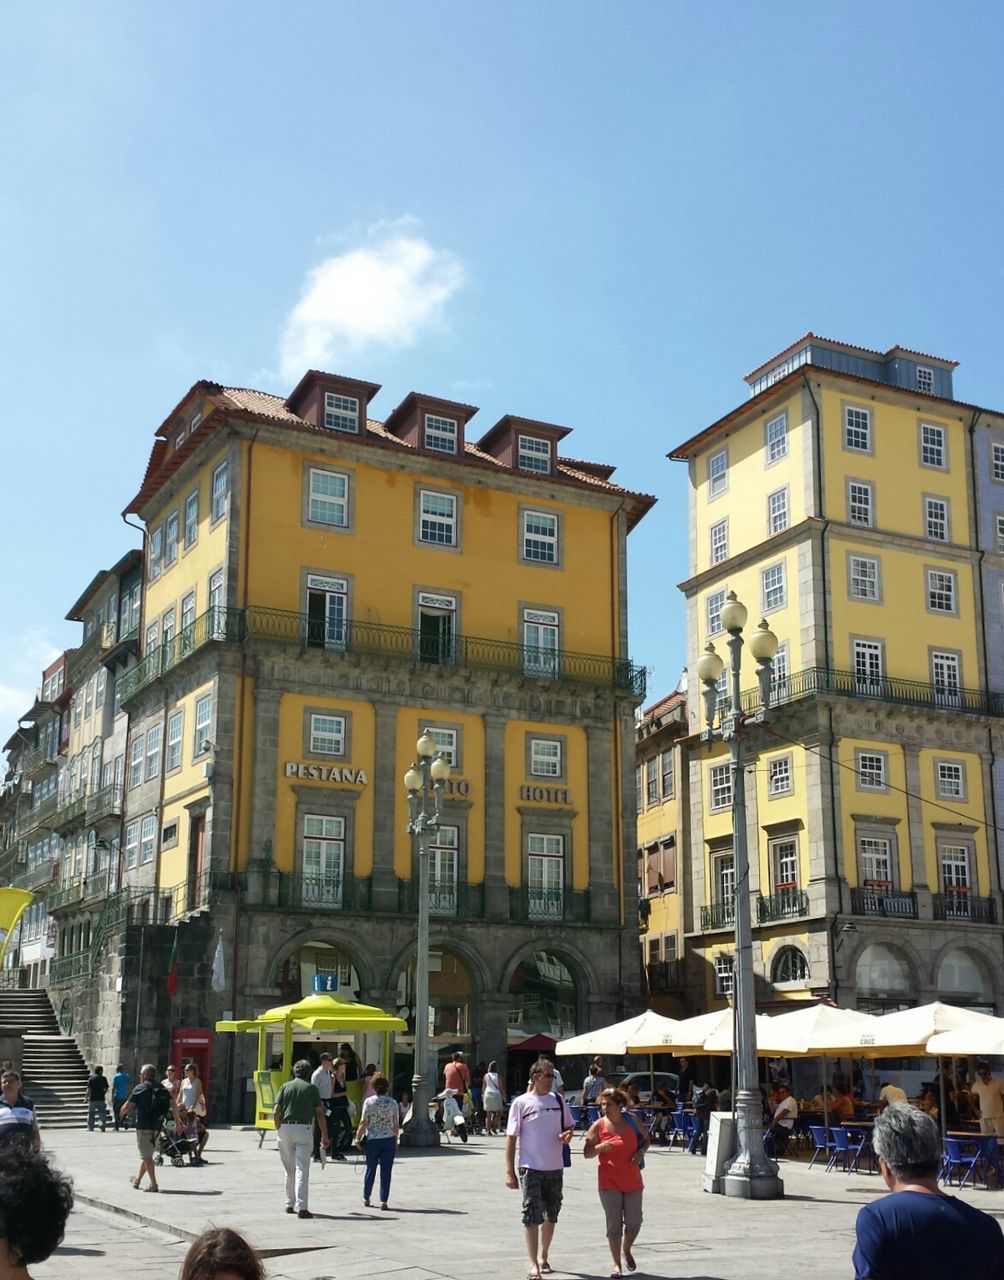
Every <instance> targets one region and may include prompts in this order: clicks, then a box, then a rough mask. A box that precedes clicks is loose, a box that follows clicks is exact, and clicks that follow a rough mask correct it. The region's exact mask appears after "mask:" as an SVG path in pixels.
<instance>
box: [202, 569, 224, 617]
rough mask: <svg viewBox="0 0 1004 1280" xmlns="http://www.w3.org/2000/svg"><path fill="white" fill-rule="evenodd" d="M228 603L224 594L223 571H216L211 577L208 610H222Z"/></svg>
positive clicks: (207, 601)
mask: <svg viewBox="0 0 1004 1280" xmlns="http://www.w3.org/2000/svg"><path fill="white" fill-rule="evenodd" d="M225 603H226V597H225V595H224V592H223V570H222V569H216V570H215V571H214V572H213V573H211V574H210V575H209V591H208V593H207V600H206V608H207V609H222V608H223V606H224V604H225Z"/></svg>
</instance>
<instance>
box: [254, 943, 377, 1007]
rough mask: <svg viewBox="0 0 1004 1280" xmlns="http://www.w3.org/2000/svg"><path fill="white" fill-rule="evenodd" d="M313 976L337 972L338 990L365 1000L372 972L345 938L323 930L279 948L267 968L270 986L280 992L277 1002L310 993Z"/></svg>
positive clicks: (348, 995)
mask: <svg viewBox="0 0 1004 1280" xmlns="http://www.w3.org/2000/svg"><path fill="white" fill-rule="evenodd" d="M315 975H322V976H325V975H336V976H337V978H338V987H337V989H338V992H339V994H340V995H341V996H342V997H343V998H344V999H346V1000H357V1001H358V1000H361V1001H362V1002H363V1003H365V1001H366V992H367V990H368V989H371V988H372V982H373V978H372V973H371V971H370V969H369V966H368V964H367V962H366V960H365V959H364V957H362V956H361V955H360V954H359V952H358V951H357V949H356V948H355V947H354V946H353V945H351V944H350V943H349V942H348V941H347V940H346V939H343V938H341V937H338V936H332V935H331V933H330V932H329V931H328V930H325V929H320V930H319V929H310V930H307V931H305V932H303V933H300V934H298V935H297V936H296V937H295V938H291V939H290V940H289V941H288V942H287V943H286V944H285V946H283V947H282V948H280V950H279V951H278V953H277V954H276V956H275V958H274V960H273V962H272V964H271V966H270V968H269V979H270V985H274V986H275V987H276V988H277V989H278V991H279V1002H280V1003H286V1002H291V1001H294V1000H299V999H302V998H303V997H304V996H309V995H311V994H312V993H313V990H314V976H315Z"/></svg>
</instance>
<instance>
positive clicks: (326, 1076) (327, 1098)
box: [310, 1053, 334, 1161]
mask: <svg viewBox="0 0 1004 1280" xmlns="http://www.w3.org/2000/svg"><path fill="white" fill-rule="evenodd" d="M333 1061H334V1059H333V1058H332V1057H331V1054H330V1053H322V1054H321V1065H320V1066H319V1067H318V1068H317V1070H316V1071H315V1072H314V1073H313V1074H312V1075H311V1077H310V1083H311V1084H313V1085H316V1086H317V1092H318V1093H319V1094H320V1095H321V1106H322V1107H323V1108H324V1115H325V1118H326V1119H328V1120H330V1118H331V1094H332V1084H331V1064H332V1062H333ZM328 1132H329V1133H331V1132H332V1129H331V1127H330V1126H329V1128H328ZM320 1158H321V1127H320V1125H319V1124H317V1122H316V1121H315V1122H314V1159H315V1160H318V1161H319V1160H320Z"/></svg>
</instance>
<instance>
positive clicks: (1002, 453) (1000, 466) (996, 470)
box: [990, 444, 1004, 482]
mask: <svg viewBox="0 0 1004 1280" xmlns="http://www.w3.org/2000/svg"><path fill="white" fill-rule="evenodd" d="M990 458H991V470H992V473H993V478H994V479H995V480H999V481H1002V482H1004V444H995V445H991V448H990Z"/></svg>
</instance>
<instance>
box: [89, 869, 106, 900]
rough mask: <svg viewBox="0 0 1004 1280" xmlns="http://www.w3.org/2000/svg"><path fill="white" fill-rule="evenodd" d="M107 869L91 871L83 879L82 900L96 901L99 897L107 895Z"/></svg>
mask: <svg viewBox="0 0 1004 1280" xmlns="http://www.w3.org/2000/svg"><path fill="white" fill-rule="evenodd" d="M108 882H109V873H108V871H107V870H106V871H92V872H91V874H90V875H89V876H88V877H87V878H86V879H85V880H84V892H83V895H82V896H83V901H84V902H97V901H98V900H99V899H101V898H107V897H108Z"/></svg>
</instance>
